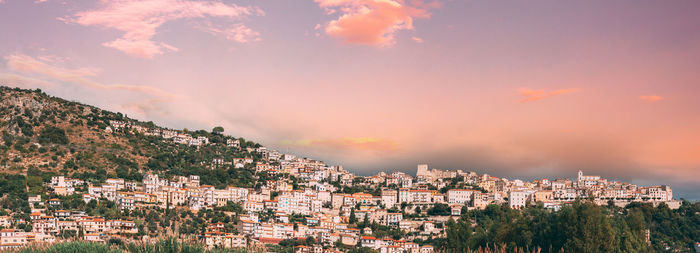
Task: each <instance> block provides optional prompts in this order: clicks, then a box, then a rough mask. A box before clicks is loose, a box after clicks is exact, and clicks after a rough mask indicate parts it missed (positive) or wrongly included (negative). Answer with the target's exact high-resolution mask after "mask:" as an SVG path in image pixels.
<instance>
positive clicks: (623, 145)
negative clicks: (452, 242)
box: [0, 0, 700, 200]
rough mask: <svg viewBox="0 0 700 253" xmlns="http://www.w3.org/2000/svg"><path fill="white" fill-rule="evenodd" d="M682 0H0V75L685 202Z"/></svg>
mask: <svg viewBox="0 0 700 253" xmlns="http://www.w3.org/2000/svg"><path fill="white" fill-rule="evenodd" d="M698 13H700V2H699V1H690V0H679V1H646V0H641V1H640V0H619V1H617V0H616V1H609V0H605V1H597V0H591V1H576V2H572V1H554V0H552V1H540V0H535V1H486V0H484V1H479V0H451V1H450V0H295V1H268V0H256V1H253V0H221V1H219V0H138V1H137V0H114V1H107V0H100V1H84V0H83V1H77V0H76V1H72V0H0V83H2V84H3V85H7V86H15V87H22V88H32V89H35V88H40V89H42V90H43V91H45V92H47V93H48V94H51V95H54V96H59V97H63V98H66V99H68V100H74V101H79V102H82V103H86V104H90V105H95V106H98V107H101V108H104V109H108V110H112V111H118V112H122V113H125V114H127V115H128V116H130V117H133V118H136V119H139V120H145V121H153V122H155V123H157V124H159V125H162V126H166V127H170V128H176V129H182V128H188V129H207V130H210V129H211V128H213V127H214V126H223V127H224V128H225V130H226V131H225V133H227V134H230V135H233V136H240V137H244V138H246V139H250V140H254V141H256V142H259V143H262V144H263V145H265V146H269V147H271V148H275V149H278V150H280V151H283V152H289V153H292V154H297V155H299V156H304V157H309V158H314V159H319V160H323V161H325V162H327V163H329V164H339V165H343V166H344V168H345V169H347V170H350V171H353V172H356V173H358V174H361V175H370V174H373V173H376V172H378V171H405V172H411V173H415V168H416V165H417V164H419V163H427V164H429V165H430V166H431V167H435V168H442V169H464V170H470V171H476V172H478V173H488V174H490V175H494V176H499V177H506V178H511V179H514V178H521V179H527V180H531V179H537V178H552V179H553V178H561V177H569V178H572V177H574V176H575V173H576V172H577V171H578V170H583V171H584V173H585V174H592V175H601V176H603V177H607V178H610V179H615V180H624V181H628V182H632V183H637V184H640V185H660V184H666V185H670V186H672V187H673V189H674V192H675V196H676V197H683V198H687V199H695V200H697V199H700V131H699V130H700V99H699V98H698V97H699V95H700V72H699V71H698V69H700V15H698Z"/></svg>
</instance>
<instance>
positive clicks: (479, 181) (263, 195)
mask: <svg viewBox="0 0 700 253" xmlns="http://www.w3.org/2000/svg"><path fill="white" fill-rule="evenodd" d="M267 161H269V158H268V160H267ZM212 162H213V163H214V162H215V161H212ZM241 162H243V163H246V161H245V159H243V161H241ZM249 162H252V161H249ZM275 164H276V165H275V166H272V165H271V163H266V162H260V163H258V164H256V166H255V170H256V171H257V172H267V173H272V174H275V173H288V174H289V175H291V176H294V177H296V178H298V179H301V180H299V181H298V182H297V184H298V185H297V186H296V187H293V184H292V182H291V181H290V180H277V181H273V180H270V181H266V182H264V185H263V186H262V187H260V188H259V189H257V190H256V189H253V188H241V187H233V186H229V187H226V188H223V189H217V188H215V187H213V186H211V185H201V184H200V179H199V177H198V176H196V175H191V176H188V177H185V176H175V177H173V178H170V179H165V178H161V177H159V176H158V175H156V174H146V175H145V176H144V178H143V180H142V181H140V182H137V181H125V180H124V179H107V180H106V181H105V183H103V184H101V185H90V184H88V185H85V183H84V182H82V181H81V180H77V179H71V178H65V177H63V176H57V177H54V178H52V180H51V183H50V184H49V185H48V187H49V188H51V189H53V190H54V192H56V193H57V194H71V193H73V192H74V191H75V187H78V186H85V187H86V188H87V192H85V193H84V194H83V200H84V201H86V202H89V201H91V200H95V201H100V200H103V199H105V200H109V201H113V202H114V203H116V204H117V205H118V206H119V207H120V208H121V209H129V210H133V209H135V208H149V207H160V208H175V207H180V208H187V209H189V210H193V211H197V210H200V209H203V208H213V207H217V206H226V205H227V204H228V203H230V202H233V203H237V204H239V205H240V206H241V207H242V209H243V212H242V213H240V214H238V215H239V221H238V222H237V224H235V228H236V229H235V231H236V233H231V232H225V231H224V229H223V228H224V224H221V223H215V224H210V226H208V228H207V231H206V232H205V233H204V234H203V235H202V242H203V243H204V244H206V246H208V247H212V248H213V247H251V246H254V245H260V244H266V243H279V242H280V241H282V240H285V239H302V238H309V237H312V238H315V240H316V242H317V243H318V245H325V246H326V247H325V249H323V248H321V250H322V252H326V250H327V249H329V248H331V249H333V248H334V247H332V246H333V245H335V244H336V243H338V242H340V243H342V244H344V245H346V246H362V247H369V248H373V249H376V250H378V251H380V252H430V251H432V247H431V246H430V245H418V244H415V243H412V242H411V241H413V240H414V239H427V238H430V237H441V236H444V235H445V233H444V223H445V222H446V221H447V220H448V219H449V218H450V217H451V216H459V215H461V212H462V211H463V210H470V209H482V208H485V207H486V206H487V205H489V204H507V205H509V206H510V207H511V208H516V209H517V208H522V207H524V206H526V205H528V204H534V203H543V204H544V205H545V207H548V208H552V209H557V208H558V207H560V206H561V205H562V204H564V203H567V202H571V201H573V200H575V199H577V198H592V199H593V200H594V201H596V202H597V203H600V204H607V203H608V201H613V202H614V203H616V204H626V203H629V202H631V201H640V202H652V203H661V202H665V203H667V204H669V206H670V207H672V208H673V207H674V206H677V205H678V204H679V203H678V201H674V200H673V193H672V190H671V188H670V187H668V186H652V187H639V186H636V185H633V184H628V183H623V182H618V181H608V180H606V179H603V178H601V177H599V176H588V175H583V173H582V172H579V173H578V175H577V177H576V178H575V179H574V180H571V179H556V180H548V179H541V180H534V181H532V182H526V181H522V180H508V179H504V178H497V177H493V176H489V175H485V174H484V175H478V174H476V173H474V172H464V171H461V170H456V171H448V170H437V169H428V166H427V165H419V166H418V170H417V173H416V176H411V175H408V174H406V173H402V172H393V173H390V174H387V173H383V172H382V173H379V174H377V175H374V176H368V177H358V176H355V175H353V174H352V173H349V172H347V171H345V170H343V168H342V167H341V166H325V165H324V164H323V163H320V162H317V161H313V160H309V159H304V158H296V157H293V156H288V155H282V156H281V157H280V158H279V159H276V163H275ZM455 178H458V180H457V181H456V182H457V183H456V184H455V182H454V181H455V180H454V179H455ZM338 184H340V186H341V187H342V186H370V187H372V188H375V189H376V188H380V190H379V191H378V194H377V193H375V195H373V194H371V193H367V192H356V193H353V194H349V193H342V192H340V191H339V189H338ZM455 186H458V187H457V188H451V187H455ZM445 188H449V189H447V190H442V191H441V190H440V189H445ZM31 198H32V197H30V202H37V201H38V202H40V200H36V199H31ZM33 198H36V197H33ZM48 204H49V205H52V204H57V203H53V202H52V200H49V201H48ZM437 204H444V205H447V206H449V210H450V211H449V214H447V215H443V216H429V215H418V216H416V215H415V214H418V213H420V211H419V210H428V209H429V208H431V207H433V206H435V205H437ZM269 214H271V215H272V217H266V219H265V220H263V219H262V217H263V216H266V215H269ZM294 215H301V216H303V217H305V218H304V219H303V221H299V220H297V221H292V219H290V217H291V216H294ZM407 215H413V218H405V217H404V216H407ZM351 216H354V219H355V220H356V221H367V222H371V223H376V224H380V225H382V226H387V227H390V228H393V229H400V230H402V231H403V232H405V234H406V236H405V237H404V238H401V239H400V240H394V239H393V238H376V237H374V234H373V233H372V231H371V229H370V228H369V227H366V228H365V229H363V230H360V229H358V228H357V227H356V226H355V225H354V224H353V223H352V222H351V220H350V219H351ZM416 217H418V218H416ZM32 221H33V228H34V230H33V231H32V232H33V233H38V234H45V235H53V234H56V233H57V232H58V231H61V230H62V229H65V228H76V227H80V228H82V230H83V231H85V232H86V234H85V239H86V240H93V241H99V240H103V238H104V236H102V235H104V234H105V233H109V232H110V231H111V232H122V233H124V232H126V233H129V232H136V230H134V226H133V222H129V221H105V220H103V219H99V218H91V217H84V216H82V215H81V213H80V212H77V213H74V212H67V211H56V212H55V213H54V214H53V216H46V215H43V214H40V213H37V215H36V217H35V215H32ZM96 235H97V236H96ZM296 250H297V251H298V252H317V251H316V250H317V249H315V248H314V246H299V247H296Z"/></svg>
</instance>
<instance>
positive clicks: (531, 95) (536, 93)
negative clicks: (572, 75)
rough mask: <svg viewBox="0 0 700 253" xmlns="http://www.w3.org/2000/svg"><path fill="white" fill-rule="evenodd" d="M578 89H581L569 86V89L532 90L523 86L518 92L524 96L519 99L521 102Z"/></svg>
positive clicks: (572, 91)
mask: <svg viewBox="0 0 700 253" xmlns="http://www.w3.org/2000/svg"><path fill="white" fill-rule="evenodd" d="M577 91H579V89H578V88H569V89H561V90H554V91H545V90H531V89H527V88H521V89H519V90H518V93H519V94H520V96H522V97H523V98H522V99H521V100H519V102H521V103H524V102H531V101H537V100H541V99H545V98H548V97H552V96H557V95H562V94H569V93H574V92H577Z"/></svg>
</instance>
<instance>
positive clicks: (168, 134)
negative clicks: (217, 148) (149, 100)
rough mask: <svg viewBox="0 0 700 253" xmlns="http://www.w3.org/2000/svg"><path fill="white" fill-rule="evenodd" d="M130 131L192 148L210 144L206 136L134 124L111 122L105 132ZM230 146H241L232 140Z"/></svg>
mask: <svg viewBox="0 0 700 253" xmlns="http://www.w3.org/2000/svg"><path fill="white" fill-rule="evenodd" d="M122 129H128V130H130V131H132V132H136V133H141V134H143V135H146V136H159V137H162V138H164V139H169V140H172V141H173V142H174V143H178V144H185V145H191V146H201V145H206V144H207V143H209V139H208V138H207V137H205V136H198V137H192V135H190V134H187V133H182V132H178V131H176V130H170V129H162V128H149V127H145V126H141V125H138V124H135V123H133V122H126V121H117V120H112V121H110V122H109V126H107V127H106V128H105V132H107V133H112V132H114V131H117V130H122ZM229 145H232V146H235V145H238V146H240V143H239V142H238V140H235V141H234V140H231V141H230V143H229Z"/></svg>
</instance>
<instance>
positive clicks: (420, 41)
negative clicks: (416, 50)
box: [411, 37, 423, 43]
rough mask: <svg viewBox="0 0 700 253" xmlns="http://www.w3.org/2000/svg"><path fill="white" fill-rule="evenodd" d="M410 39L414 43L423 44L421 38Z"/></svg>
mask: <svg viewBox="0 0 700 253" xmlns="http://www.w3.org/2000/svg"><path fill="white" fill-rule="evenodd" d="M411 39H412V40H413V41H415V42H416V43H423V39H421V38H419V37H411Z"/></svg>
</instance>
